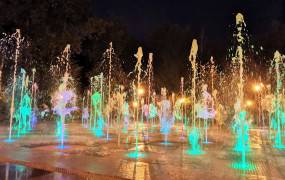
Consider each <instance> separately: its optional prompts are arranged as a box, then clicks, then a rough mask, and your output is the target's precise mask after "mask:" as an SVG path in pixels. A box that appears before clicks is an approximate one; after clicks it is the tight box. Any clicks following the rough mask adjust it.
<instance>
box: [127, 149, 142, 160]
mask: <svg viewBox="0 0 285 180" xmlns="http://www.w3.org/2000/svg"><path fill="white" fill-rule="evenodd" d="M145 156H146V155H145V154H144V153H142V152H138V151H133V152H130V153H128V154H127V157H128V158H134V159H138V158H144V157H145Z"/></svg>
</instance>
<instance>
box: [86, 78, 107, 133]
mask: <svg viewBox="0 0 285 180" xmlns="http://www.w3.org/2000/svg"><path fill="white" fill-rule="evenodd" d="M102 83H103V73H101V74H100V75H98V76H95V77H92V78H91V93H93V94H92V95H91V98H90V99H91V113H90V117H89V119H90V121H89V127H90V128H91V130H92V131H93V132H94V133H95V135H96V136H97V137H102V136H103V135H104V132H103V128H104V126H105V122H104V119H103V112H102V86H103V85H102ZM92 124H93V125H92Z"/></svg>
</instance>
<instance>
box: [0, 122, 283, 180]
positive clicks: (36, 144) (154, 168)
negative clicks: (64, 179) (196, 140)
mask: <svg viewBox="0 0 285 180" xmlns="http://www.w3.org/2000/svg"><path fill="white" fill-rule="evenodd" d="M44 127H46V126H45V124H39V126H38V128H37V129H35V130H34V131H32V132H31V133H30V134H27V135H26V136H24V137H21V138H19V139H17V140H16V141H15V142H14V143H11V144H7V143H4V142H1V143H0V145H1V147H0V162H2V163H6V162H9V163H12V164H19V165H24V166H26V167H30V168H34V169H41V170H44V171H47V172H58V173H62V174H63V175H70V176H76V177H78V178H79V177H80V178H82V179H179V180H180V179H211V180H213V179H224V180H225V179H274V180H275V179H285V171H284V169H285V150H278V149H274V148H272V145H271V142H269V141H268V138H267V136H268V134H267V131H266V130H259V129H254V130H251V133H250V134H251V151H250V152H248V153H247V160H248V162H249V163H251V164H252V165H254V167H255V168H254V169H252V170H248V171H243V170H238V169H234V168H232V164H233V163H236V162H238V161H239V160H240V155H239V154H238V153H236V152H234V151H233V150H232V147H233V142H234V139H233V136H232V135H231V134H230V133H229V131H218V130H217V129H215V128H212V129H211V130H210V131H209V140H210V141H211V142H212V143H210V144H204V145H203V150H204V151H205V154H203V155H189V154H187V150H188V149H189V145H188V143H187V141H186V139H185V140H181V132H180V131H179V130H177V129H175V128H174V129H173V130H172V134H171V135H170V136H169V137H168V140H169V142H168V143H162V142H163V141H164V136H163V135H161V134H160V133H159V132H158V131H157V130H155V129H154V130H153V132H152V133H150V134H149V138H147V139H146V138H144V137H143V134H145V133H141V132H140V136H139V137H140V138H139V142H140V143H139V149H140V151H141V152H143V153H144V155H145V156H144V157H143V158H138V159H132V158H129V157H128V156H127V154H128V153H129V152H130V151H132V150H134V137H132V133H129V134H121V135H120V140H121V141H120V143H118V139H117V136H116V135H115V134H116V132H115V131H114V130H113V131H111V135H110V136H111V138H112V139H111V140H110V141H108V142H107V141H106V139H105V138H97V137H95V136H94V135H93V134H92V133H91V131H90V130H88V129H85V128H83V127H81V126H80V124H79V123H71V124H69V125H68V126H67V128H68V134H69V135H68V137H67V141H66V143H67V147H68V148H66V149H58V148H57V147H56V146H57V141H56V138H55V137H54V135H53V133H52V130H47V129H46V128H44ZM43 129H44V130H45V131H44V132H43ZM2 137H3V138H2ZM1 138H2V139H4V136H1ZM118 144H120V145H118ZM47 176H49V177H50V178H51V179H52V178H54V177H52V173H48V175H47ZM71 178H72V177H71ZM0 179H2V178H0ZM55 179H57V178H55Z"/></svg>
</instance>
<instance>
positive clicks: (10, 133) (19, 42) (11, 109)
mask: <svg viewBox="0 0 285 180" xmlns="http://www.w3.org/2000/svg"><path fill="white" fill-rule="evenodd" d="M13 37H15V38H16V50H15V58H14V60H15V64H14V73H13V86H12V97H11V106H10V120H9V121H10V125H9V137H8V139H7V140H6V142H13V140H12V128H13V118H14V112H15V91H16V83H17V68H18V59H19V56H20V44H21V42H22V41H23V39H21V31H20V29H17V30H16V33H15V34H13Z"/></svg>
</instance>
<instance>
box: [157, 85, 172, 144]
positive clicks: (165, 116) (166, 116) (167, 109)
mask: <svg viewBox="0 0 285 180" xmlns="http://www.w3.org/2000/svg"><path fill="white" fill-rule="evenodd" d="M161 96H162V100H161V102H160V104H161V107H160V113H159V118H160V132H161V133H162V134H164V142H163V143H162V144H164V145H168V144H169V142H168V134H169V133H170V130H171V126H172V125H173V123H174V117H173V115H172V112H171V103H170V101H169V100H168V99H167V93H166V88H161Z"/></svg>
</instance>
